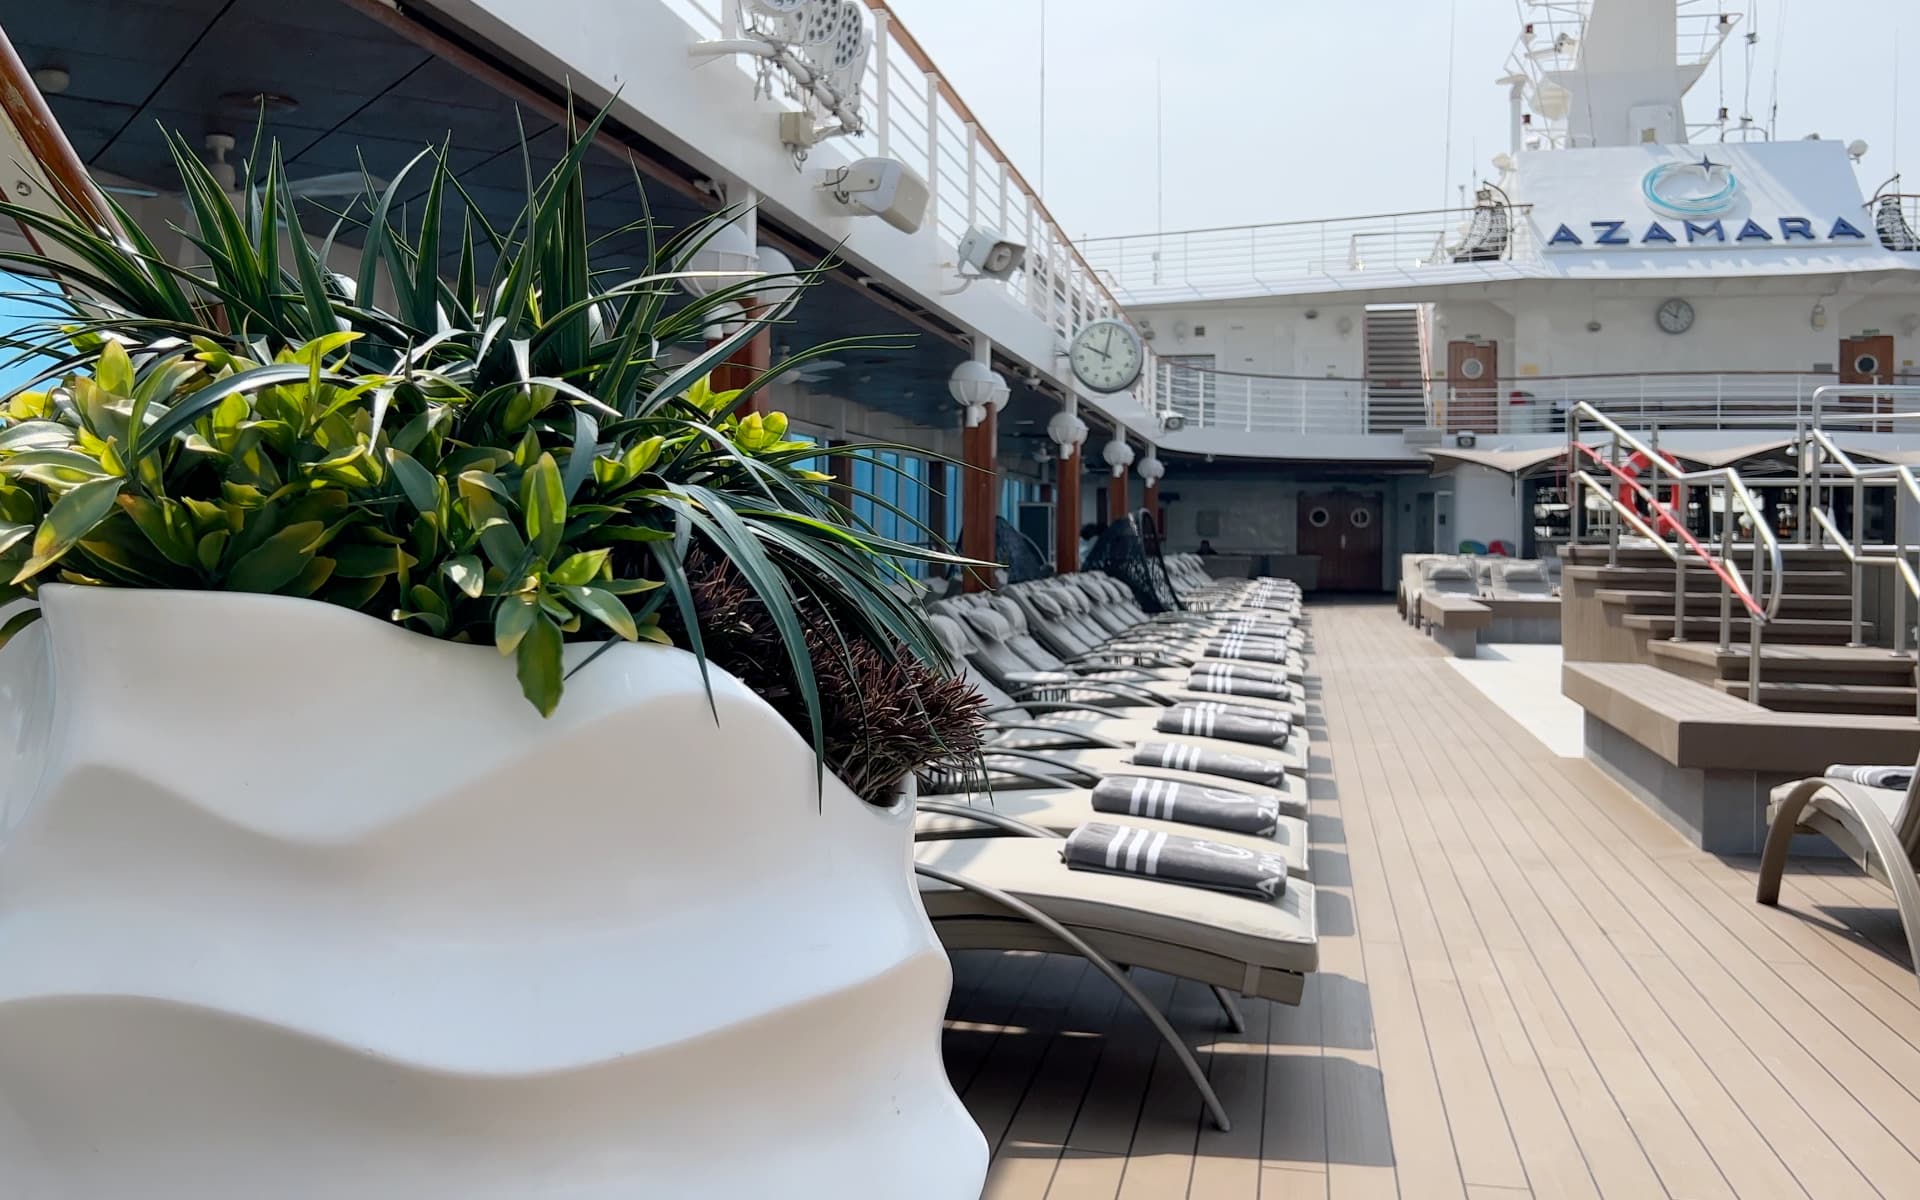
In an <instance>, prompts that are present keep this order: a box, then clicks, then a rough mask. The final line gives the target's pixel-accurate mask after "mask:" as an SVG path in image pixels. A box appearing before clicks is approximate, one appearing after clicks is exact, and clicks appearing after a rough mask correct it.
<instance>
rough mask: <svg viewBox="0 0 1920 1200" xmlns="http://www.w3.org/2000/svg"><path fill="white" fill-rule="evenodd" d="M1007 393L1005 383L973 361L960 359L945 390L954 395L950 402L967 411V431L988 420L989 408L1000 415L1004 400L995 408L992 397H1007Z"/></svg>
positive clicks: (977, 361)
mask: <svg viewBox="0 0 1920 1200" xmlns="http://www.w3.org/2000/svg"><path fill="white" fill-rule="evenodd" d="M1008 390H1009V389H1008V388H1007V381H1006V380H1004V379H1002V378H1000V376H999V375H998V374H997V373H995V371H994V369H993V368H992V367H990V366H988V365H987V364H986V363H983V362H981V361H980V360H978V359H974V358H969V359H965V360H963V361H962V362H961V363H960V364H959V365H958V366H956V367H954V369H953V374H951V375H949V376H947V391H949V392H950V393H952V394H953V402H954V403H955V404H958V405H959V406H960V407H961V408H962V409H965V410H966V414H967V428H969V429H971V428H973V427H974V426H975V425H978V424H979V423H980V422H982V421H984V420H986V419H987V410H988V409H989V408H992V409H993V411H995V412H999V411H1000V408H1001V407H1004V406H1005V404H1006V401H1005V400H1001V401H999V403H998V405H996V404H995V398H996V397H997V396H1000V395H1005V394H1007V393H1008Z"/></svg>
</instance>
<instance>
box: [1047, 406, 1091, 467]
mask: <svg viewBox="0 0 1920 1200" xmlns="http://www.w3.org/2000/svg"><path fill="white" fill-rule="evenodd" d="M1090 432H1092V431H1091V430H1089V429H1088V428H1087V423H1086V422H1085V421H1082V420H1081V419H1080V416H1079V414H1078V413H1075V412H1074V411H1073V410H1072V409H1070V408H1063V409H1061V410H1060V411H1059V412H1057V413H1055V414H1053V419H1052V420H1050V421H1048V422H1047V436H1048V437H1049V438H1051V439H1053V444H1054V445H1056V446H1058V447H1060V461H1062V462H1065V461H1066V460H1067V459H1070V458H1072V457H1073V456H1074V454H1075V453H1076V452H1078V450H1079V449H1080V447H1081V446H1082V445H1083V444H1084V443H1085V442H1086V440H1087V435H1088V434H1089V433H1090Z"/></svg>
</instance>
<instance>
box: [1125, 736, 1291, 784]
mask: <svg viewBox="0 0 1920 1200" xmlns="http://www.w3.org/2000/svg"><path fill="white" fill-rule="evenodd" d="M1133 763H1134V765H1135V766H1139V767H1164V768H1166V769H1167V770H1169V771H1187V772H1191V773H1193V774H1198V775H1218V776H1220V777H1222V778H1223V779H1239V780H1243V781H1245V782H1247V783H1257V784H1259V785H1260V786H1261V787H1273V788H1277V787H1279V786H1281V785H1282V784H1284V783H1285V782H1286V781H1287V768H1286V766H1285V764H1282V763H1277V762H1269V761H1268V760H1266V759H1263V758H1253V757H1250V756H1248V755H1245V754H1230V753H1228V752H1227V751H1225V750H1208V749H1204V748H1203V747H1200V746H1193V745H1188V744H1187V743H1184V742H1141V743H1140V744H1139V745H1138V746H1135V747H1134V748H1133Z"/></svg>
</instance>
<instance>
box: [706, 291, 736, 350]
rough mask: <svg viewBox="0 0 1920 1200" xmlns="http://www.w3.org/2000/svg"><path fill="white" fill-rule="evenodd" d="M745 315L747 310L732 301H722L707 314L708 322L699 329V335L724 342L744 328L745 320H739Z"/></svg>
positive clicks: (710, 340) (713, 340)
mask: <svg viewBox="0 0 1920 1200" xmlns="http://www.w3.org/2000/svg"><path fill="white" fill-rule="evenodd" d="M746 315H747V310H746V309H744V308H741V307H740V306H739V305H738V304H735V303H734V302H733V301H731V300H726V301H722V302H721V303H719V304H716V305H714V307H713V311H711V312H709V313H708V314H707V320H708V322H709V324H708V325H707V327H706V329H704V330H702V331H701V336H702V337H704V338H706V339H707V340H708V341H709V342H724V341H726V340H727V339H728V338H730V337H732V336H733V335H734V334H736V333H739V332H740V331H741V330H742V329H744V328H746V322H744V321H742V320H741V318H742V317H744V316H746Z"/></svg>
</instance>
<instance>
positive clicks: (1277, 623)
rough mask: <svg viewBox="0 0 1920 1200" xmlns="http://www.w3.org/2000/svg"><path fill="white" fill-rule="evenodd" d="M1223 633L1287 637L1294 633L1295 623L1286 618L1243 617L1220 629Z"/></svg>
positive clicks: (1236, 618) (1232, 619)
mask: <svg viewBox="0 0 1920 1200" xmlns="http://www.w3.org/2000/svg"><path fill="white" fill-rule="evenodd" d="M1220 632H1222V633H1259V634H1268V635H1271V636H1273V637H1285V636H1287V635H1288V634H1290V633H1292V632H1293V622H1292V621H1290V620H1288V619H1287V618H1285V617H1278V616H1270V617H1256V616H1251V615H1241V616H1237V617H1233V618H1231V619H1229V620H1228V621H1227V623H1226V624H1224V625H1222V626H1221V627H1220Z"/></svg>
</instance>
